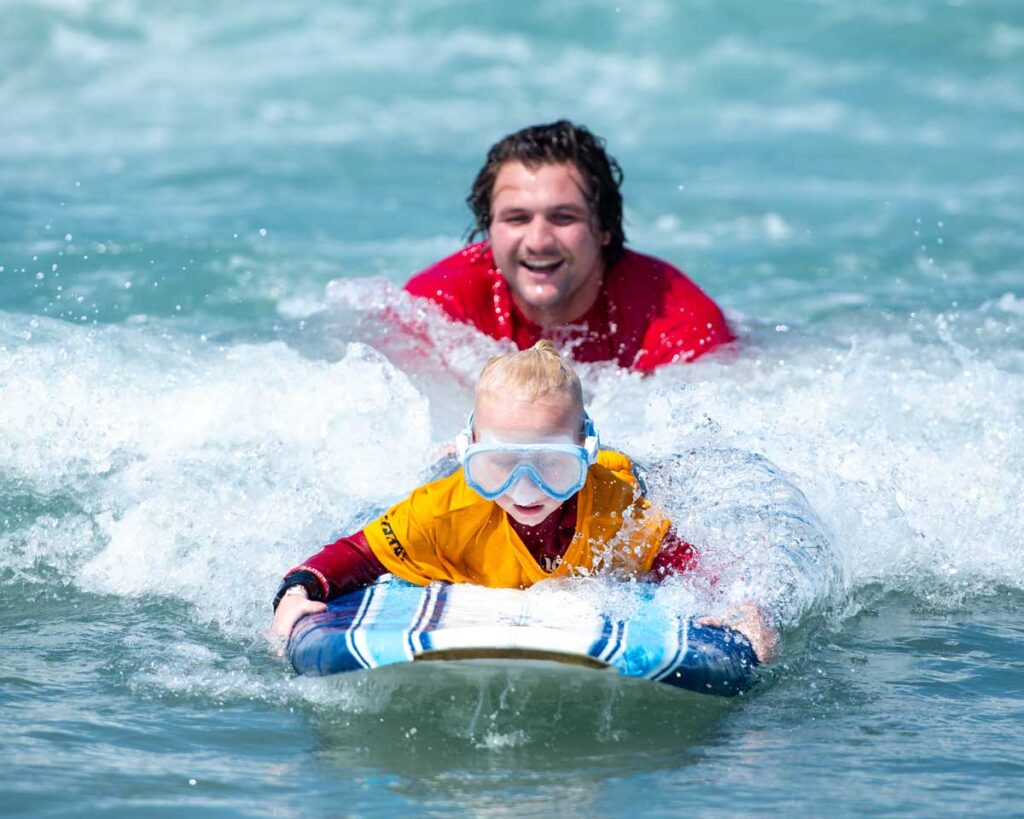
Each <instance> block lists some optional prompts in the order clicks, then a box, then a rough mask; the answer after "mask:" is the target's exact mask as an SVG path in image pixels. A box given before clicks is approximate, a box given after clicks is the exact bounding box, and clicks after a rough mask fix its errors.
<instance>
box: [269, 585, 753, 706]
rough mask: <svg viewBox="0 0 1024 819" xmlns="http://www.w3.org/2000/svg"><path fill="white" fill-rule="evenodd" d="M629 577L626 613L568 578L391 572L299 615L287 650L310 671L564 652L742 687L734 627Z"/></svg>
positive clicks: (529, 658)
mask: <svg viewBox="0 0 1024 819" xmlns="http://www.w3.org/2000/svg"><path fill="white" fill-rule="evenodd" d="M636 586H637V587H638V590H637V592H636V594H637V599H636V600H634V601H633V605H632V606H630V607H629V608H630V612H629V615H628V616H625V617H624V616H620V614H616V613H613V612H611V611H610V610H606V608H608V607H602V606H601V605H599V604H597V603H595V602H594V601H593V600H592V599H590V598H586V597H583V596H581V595H579V594H575V593H573V592H572V591H571V590H560V591H555V592H546V593H537V592H536V591H535V590H534V589H531V590H520V589H491V588H485V587H483V586H475V585H471V584H467V583H459V584H443V583H434V584H431V585H430V586H426V587H422V586H415V585H412V584H410V583H406V582H404V581H401V580H396V579H389V580H385V581H381V582H378V583H375V584H373V585H371V586H367V587H365V588H363V589H359V590H357V591H354V592H351V593H349V594H346V595H344V596H342V597H340V598H338V599H336V600H334V601H332V602H330V603H329V604H328V608H327V610H326V611H324V612H320V613H318V614H313V615H308V616H306V617H304V618H302V619H301V620H300V621H299V622H298V623H297V624H296V626H295V629H294V630H293V632H292V635H291V638H290V640H289V643H288V655H289V657H290V659H291V662H292V665H293V666H294V667H295V670H296V671H297V672H298V673H299V674H304V675H309V676H322V675H327V674H338V673H343V672H348V671H358V670H362V669H373V668H380V667H383V666H393V665H397V664H402V663H414V662H431V661H433V662H453V661H481V660H484V661H512V662H520V663H530V662H544V663H551V662H555V663H563V664H570V665H575V666H582V667H585V668H590V669H594V670H595V671H603V672H606V673H608V672H611V673H618V674H621V675H623V676H626V677H635V678H640V679H646V680H652V681H656V682H660V683H666V684H668V685H672V686H675V687H677V688H683V689H687V690H690V691H696V692H699V693H706V694H716V695H720V696H732V695H735V694H739V693H741V692H743V691H746V690H748V689H749V688H750V687H751V685H752V684H753V682H754V668H755V667H756V666H757V664H758V663H757V658H756V655H755V654H754V651H753V649H752V648H751V645H750V643H749V641H748V640H747V639H746V638H745V637H744V636H743V635H742V634H740V633H739V632H737V631H734V630H731V629H728V628H724V627H719V626H701V625H698V624H696V623H695V622H694V621H693V619H691V618H690V617H689V616H687V615H686V614H685V613H680V612H678V611H675V610H673V609H672V608H671V607H670V606H667V605H665V603H664V601H663V600H661V599H659V596H658V594H657V586H653V585H650V586H648V584H636ZM645 587H646V588H645ZM535 588H536V587H535Z"/></svg>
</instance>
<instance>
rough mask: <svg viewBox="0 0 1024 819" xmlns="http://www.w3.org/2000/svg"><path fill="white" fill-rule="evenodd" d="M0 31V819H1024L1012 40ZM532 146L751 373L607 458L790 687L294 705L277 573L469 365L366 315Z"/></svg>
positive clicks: (398, 680)
mask: <svg viewBox="0 0 1024 819" xmlns="http://www.w3.org/2000/svg"><path fill="white" fill-rule="evenodd" d="M0 9H2V11H3V14H0V42H2V43H3V45H2V47H0V112H2V114H0V124H2V127H0V751H2V757H3V764H2V770H3V775H2V776H0V813H4V814H9V815H39V816H56V815H70V814H74V815H102V816H120V815H124V816H138V815H144V816H148V815H166V816H176V815H189V816H192V815H206V816H299V815H312V816H335V815H356V816H364V815H371V816H372V815H389V816H390V815H395V814H399V815H414V814H429V815H439V814H447V813H451V812H457V813H469V814H472V815H483V816H499V815H500V816H504V815H536V816H547V815H552V814H558V815H563V816H576V815H580V816H584V815H586V816H592V815H599V816H622V815H635V814H636V813H637V812H638V811H643V812H644V813H645V814H651V815H658V816H674V815H680V814H696V815H699V816H725V815H729V816H731V815H736V814H739V815H755V814H763V813H771V814H791V813H792V814H810V815H817V814H823V813H826V812H827V813H829V814H831V815H843V816H846V815H860V814H865V813H884V814H890V815H893V814H899V815H910V816H931V815H935V814H956V815H1012V814H1018V813H1021V812H1024V785H1022V784H1021V782H1022V781H1024V626H1022V620H1021V616H1020V612H1021V609H1022V607H1024V511H1022V504H1021V499H1022V497H1024V262H1022V256H1024V231H1022V228H1021V226H1022V225H1024V7H1022V6H1021V5H1020V3H1019V2H1017V0H949V2H941V1H940V0H910V2H904V3H890V2H883V0H861V2H852V0H793V2H781V0H780V1H779V2H768V3H762V4H751V3H745V2H737V1H736V0H724V1H723V2H714V3H712V2H706V0H686V2H667V1H665V0H641V1H640V2H635V3H622V2H620V3H619V4H618V5H616V4H615V3H613V2H590V3H582V2H562V3H558V4H548V3H540V2H526V3H517V4H495V3H479V2H463V3H458V2H449V1H447V0H421V1H420V2H410V0H382V2H378V3H374V4H354V3H352V4H331V3H311V2H295V3H288V4H281V3H269V2H265V1H264V0H253V2H250V3H246V4H244V5H238V4H229V3H226V2H222V0H206V2H203V3H195V2H179V3H174V4H157V3H153V2H143V0H113V1H112V2H95V1H94V0H6V2H3V3H0ZM563 116H564V117H569V118H572V119H575V120H577V121H580V122H584V123H586V124H587V125H589V126H590V127H591V128H592V129H593V130H595V131H596V132H597V133H599V134H601V135H603V136H605V137H606V138H607V140H608V144H609V147H610V149H611V151H612V153H613V154H614V155H616V156H617V157H618V159H619V160H620V162H621V163H622V165H623V168H624V170H625V173H626V182H625V191H624V192H625V196H626V203H627V233H628V236H629V239H630V244H631V246H632V247H634V248H636V249H638V250H641V251H644V252H648V253H654V254H657V255H660V256H662V257H664V258H667V259H669V260H670V261H672V262H674V263H675V264H677V265H679V266H680V267H682V268H683V269H685V270H687V271H688V272H689V273H690V274H691V275H692V276H693V277H694V278H695V279H696V280H697V281H698V282H699V283H700V284H701V285H702V286H703V287H704V288H705V289H706V290H707V291H708V292H709V293H710V294H711V295H713V296H714V297H715V298H716V300H717V301H718V302H719V303H720V304H721V305H722V306H723V308H724V309H725V310H726V312H727V314H728V316H729V317H730V320H731V321H732V322H733V324H734V326H735V327H736V328H737V330H738V332H739V334H740V336H741V343H740V344H739V345H738V348H737V349H736V350H734V351H731V352H730V353H728V354H724V355H721V356H719V357H708V358H706V359H703V360H701V361H700V362H697V363H695V364H692V365H689V366H678V367H670V368H665V369H663V370H661V371H659V372H658V373H657V374H656V375H654V376H653V377H651V378H646V379H642V378H640V377H638V376H636V375H635V374H629V373H624V372H621V371H618V370H616V369H615V368H614V367H610V366H603V365H602V366H590V367H584V368H581V371H582V373H583V375H584V379H585V383H586V388H587V395H588V400H589V403H590V407H591V412H592V414H593V415H594V417H595V418H596V420H597V421H598V423H599V425H600V426H601V428H602V431H603V435H604V437H605V439H606V440H609V441H611V442H613V443H614V444H616V445H617V446H619V447H621V448H623V449H625V450H626V451H628V452H631V453H632V454H634V455H635V456H636V457H637V458H639V459H641V460H642V461H644V462H645V463H647V464H649V465H650V466H651V470H652V472H651V474H652V478H651V488H652V492H653V493H654V494H655V495H656V497H657V499H658V500H659V502H661V503H662V504H663V505H665V506H666V507H667V508H668V509H669V511H670V512H671V515H672V517H673V519H674V520H675V522H676V525H677V526H678V527H679V529H680V531H681V532H682V533H683V534H684V535H685V536H686V537H688V538H689V539H691V540H692V541H693V542H695V543H698V544H699V545H701V546H702V548H703V549H704V551H705V554H706V555H707V559H708V560H710V561H713V562H715V563H716V565H717V566H718V568H719V570H720V571H721V572H722V577H723V580H722V589H723V590H724V591H722V592H721V593H720V594H719V595H718V597H715V598H713V599H712V598H708V597H707V596H705V597H704V598H701V597H700V592H701V590H700V589H689V590H684V591H686V592H687V593H689V594H691V596H694V597H695V600H696V602H695V603H694V605H695V606H697V607H700V606H701V605H705V606H707V607H708V609H709V610H710V609H712V608H714V607H715V606H725V605H728V604H729V602H730V601H731V600H732V599H734V598H736V599H739V598H748V597H754V598H756V599H758V600H759V601H760V602H761V603H762V605H763V606H764V607H765V608H766V609H767V610H769V611H770V612H771V613H772V615H773V616H774V617H775V618H776V620H777V622H778V623H779V624H780V625H781V626H782V627H783V631H784V639H783V644H782V654H781V657H780V659H779V661H778V662H777V663H776V664H775V665H774V666H773V667H771V668H770V669H768V670H767V671H766V672H765V674H764V675H763V678H762V680H761V682H760V684H759V686H758V687H757V688H756V689H755V690H754V691H753V692H751V693H750V694H748V695H746V696H744V697H741V698H738V699H735V700H730V701H721V700H715V699H712V698H706V697H704V698H702V697H697V696H694V695H689V694H682V693H679V692H675V691H671V690H662V689H661V688H660V687H657V686H653V685H648V684H643V683H637V682H633V681H616V680H612V679H609V678H606V677H603V676H600V675H597V676H594V675H585V674H584V675H575V676H554V677H552V676H550V675H545V674H529V673H522V672H500V673H499V672H493V673H491V674H489V675H464V674H461V673H459V672H457V671H453V670H448V671H444V670H440V669H433V670H431V671H430V672H420V671H419V669H417V672H419V673H417V674H414V675H413V674H410V673H409V672H408V671H407V672H404V673H403V672H382V673H380V674H374V675H371V676H365V675H363V676H360V675H354V676H352V677H349V678H346V679H337V680H323V679H321V680H304V679H298V678H296V677H295V676H294V674H293V673H292V672H291V670H290V668H289V666H288V665H287V664H286V663H285V662H284V661H283V660H281V659H280V658H278V657H276V656H274V655H273V654H272V652H270V651H269V650H268V648H267V646H266V643H265V642H264V638H263V634H264V631H265V629H266V628H267V626H268V624H269V620H270V615H271V611H270V599H271V597H272V594H273V592H274V589H275V587H276V583H277V580H278V578H279V576H280V574H281V573H282V572H283V571H284V570H285V569H287V568H288V567H290V566H291V565H294V564H295V563H296V562H297V561H298V560H300V559H301V558H302V557H304V556H305V555H307V554H309V553H311V552H312V551H314V550H316V549H317V548H319V546H320V545H321V544H322V543H324V542H327V540H328V539H330V538H332V537H334V536H336V535H338V534H340V533H343V532H346V531H349V530H351V529H353V528H355V527H356V526H358V525H359V523H360V522H362V521H363V520H365V519H366V518H367V516H368V515H370V514H372V512H373V511H374V510H375V509H378V508H379V507H380V506H382V505H384V504H386V503H388V502H390V501H391V500H393V499H395V498H397V497H400V496H402V495H403V494H404V493H406V492H407V491H408V490H409V489H410V488H411V487H413V486H414V485H416V484H417V483H418V482H419V481H421V480H422V479H423V476H424V475H425V474H426V473H427V471H428V469H429V467H430V464H431V463H432V461H433V458H434V456H435V454H436V453H437V451H438V450H439V448H440V447H441V446H442V445H443V444H444V443H445V442H446V441H447V440H449V439H450V438H451V436H452V434H453V433H454V432H455V431H456V430H457V427H458V425H459V423H460V422H461V421H462V419H463V418H464V417H465V413H466V411H467V409H468V407H469V403H470V399H471V395H472V385H473V381H474V378H475V375H476V372H477V371H478V369H479V367H480V366H481V364H482V363H483V361H485V360H486V358H487V357H488V356H490V355H492V354H493V353H494V352H495V351H497V350H499V349H501V347H500V345H499V344H497V343H496V342H493V341H489V340H485V339H481V338H479V337H478V336H476V335H475V334H474V333H473V332H472V331H470V330H468V329H467V328H463V327H453V326H450V325H447V324H445V323H444V322H443V321H440V320H438V319H436V317H432V316H430V315H429V314H424V313H423V311H422V310H421V309H420V308H419V307H418V306H417V305H415V304H413V303H410V302H409V301H408V300H407V299H404V298H403V296H402V294H401V293H400V289H399V288H400V286H401V284H402V282H404V281H405V279H406V278H407V277H408V275H409V274H411V273H412V272H414V271H415V270H418V269H420V268H421V267H423V266H425V265H426V264H428V263H430V262H431V261H433V260H435V259H436V258H439V257H440V256H442V255H445V254H447V253H450V252H452V251H454V250H455V249H456V248H458V247H459V246H460V243H461V241H462V239H461V237H462V235H463V232H464V230H465V228H466V227H467V225H468V222H469V214H468V211H467V210H466V208H465V206H464V204H463V198H464V196H465V194H466V192H467V189H468V186H469V183H470V180H471V179H472V176H473V174H474V173H475V171H476V169H477V167H478V165H479V163H480V161H481V159H482V156H483V154H484V153H485V151H486V149H487V147H488V146H489V145H490V144H491V142H493V141H494V140H495V139H497V138H498V137H500V136H501V135H503V134H505V133H507V132H509V131H511V130H514V129H516V128H519V127H521V126H523V125H525V124H531V123H535V122H541V121H550V120H552V119H555V118H559V117H563ZM385 309H388V310H392V311H394V310H397V311H399V312H403V313H404V314H405V316H406V317H407V319H409V320H411V321H416V322H419V323H420V324H421V325H422V328H423V329H424V331H425V334H426V336H428V337H430V338H431V339H432V340H433V345H431V344H427V343H425V342H424V341H423V340H422V339H413V338H409V337H407V336H403V335H402V333H400V332H397V331H396V330H395V329H394V326H393V324H389V322H388V321H387V320H386V317H385V316H384V311H385ZM595 588H597V587H595ZM581 593H584V594H585V593H588V591H587V590H583V591H581ZM590 593H598V592H590Z"/></svg>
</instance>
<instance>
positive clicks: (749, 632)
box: [697, 603, 779, 663]
mask: <svg viewBox="0 0 1024 819" xmlns="http://www.w3.org/2000/svg"><path fill="white" fill-rule="evenodd" d="M697 625H699V626H723V627H725V628H731V629H733V630H734V631H738V632H739V633H740V634H742V635H743V636H744V637H746V638H747V639H748V640H750V645H751V646H752V647H753V649H754V653H755V654H756V655H757V659H758V660H760V661H761V662H762V663H770V662H772V660H774V659H775V657H776V655H777V653H778V650H779V635H778V634H776V632H775V629H773V628H772V627H771V626H770V625H768V622H767V620H765V618H764V615H763V614H761V610H760V609H759V608H758V607H757V606H755V605H754V604H753V603H744V604H743V605H742V606H740V607H739V608H737V609H735V610H734V611H731V612H730V613H729V614H727V615H726V616H725V617H702V618H701V619H700V620H698V621H697Z"/></svg>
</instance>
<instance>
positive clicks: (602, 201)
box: [466, 119, 626, 267]
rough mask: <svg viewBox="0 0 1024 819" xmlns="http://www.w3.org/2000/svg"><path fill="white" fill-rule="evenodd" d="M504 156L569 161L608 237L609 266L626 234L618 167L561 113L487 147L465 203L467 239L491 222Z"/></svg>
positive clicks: (533, 162) (532, 164)
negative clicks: (553, 119)
mask: <svg viewBox="0 0 1024 819" xmlns="http://www.w3.org/2000/svg"><path fill="white" fill-rule="evenodd" d="M506 162H521V163H523V164H524V165H525V166H526V167H528V168H536V167H537V166H539V165H546V164H561V163H566V162H571V163H572V164H573V165H575V166H576V169H577V170H578V171H579V172H580V175H581V176H582V177H583V181H584V182H585V183H586V188H587V190H586V194H587V199H588V201H589V203H590V211H591V213H593V214H594V215H596V216H597V221H598V225H599V226H600V229H601V231H602V232H607V233H608V235H609V237H610V241H609V242H608V244H607V245H605V246H604V247H603V248H602V249H601V250H602V253H603V255H604V261H605V265H606V266H607V267H611V266H612V265H614V264H615V263H616V262H617V261H618V260H619V258H620V257H621V256H622V246H623V244H625V241H626V234H625V232H624V231H623V229H622V193H621V192H620V190H619V188H620V187H621V185H622V168H620V167H619V163H618V162H616V161H615V159H614V157H611V156H609V155H608V154H607V153H606V152H605V149H604V140H603V139H601V138H600V137H597V136H594V134H592V133H591V132H590V131H588V130H587V129H586V128H585V127H584V126H582V125H574V124H573V123H571V122H569V121H568V120H565V119H560V120H559V121H558V122H552V123H551V124H550V125H532V126H530V127H529V128H523V129H522V130H521V131H516V132H515V133H514V134H509V135H508V136H507V137H505V138H504V139H502V140H501V141H500V142H497V143H495V144H494V145H493V146H492V147H491V150H490V151H488V152H487V161H486V162H485V163H484V166H483V167H482V168H481V169H480V172H479V173H478V174H477V175H476V179H475V180H474V181H473V188H472V190H471V191H470V193H469V196H467V197H466V203H467V204H468V205H469V208H470V210H472V211H473V216H474V217H475V219H476V221H475V222H474V224H473V225H472V226H471V227H470V229H469V231H468V232H467V238H468V239H469V240H470V241H472V240H474V239H478V238H481V237H483V236H486V235H487V231H488V229H489V228H490V225H491V216H492V214H491V194H492V192H493V191H494V181H495V180H496V179H497V177H498V171H499V170H501V166H502V165H504V164H505V163H506Z"/></svg>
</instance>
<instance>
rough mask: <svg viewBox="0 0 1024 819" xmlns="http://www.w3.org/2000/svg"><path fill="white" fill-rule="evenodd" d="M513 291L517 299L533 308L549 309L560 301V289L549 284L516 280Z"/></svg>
mask: <svg viewBox="0 0 1024 819" xmlns="http://www.w3.org/2000/svg"><path fill="white" fill-rule="evenodd" d="M515 293H516V296H518V298H519V301H520V302H522V303H523V304H525V305H527V306H528V307H531V308H533V309H534V310H550V309H551V308H552V307H556V306H558V304H559V303H560V302H561V301H562V293H561V291H560V290H559V289H558V288H557V287H555V286H554V285H551V284H536V283H532V282H530V283H524V282H523V281H521V280H520V281H517V282H516V286H515Z"/></svg>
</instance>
